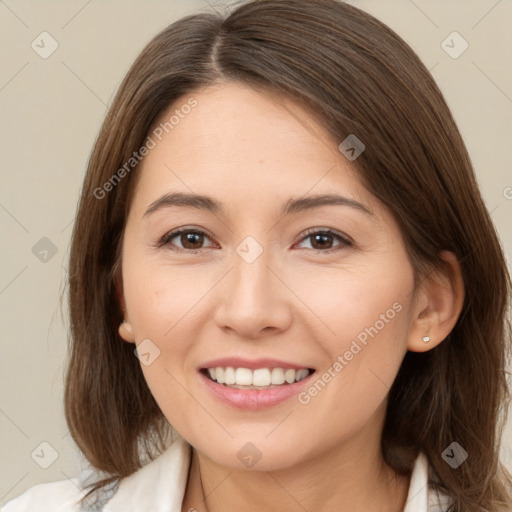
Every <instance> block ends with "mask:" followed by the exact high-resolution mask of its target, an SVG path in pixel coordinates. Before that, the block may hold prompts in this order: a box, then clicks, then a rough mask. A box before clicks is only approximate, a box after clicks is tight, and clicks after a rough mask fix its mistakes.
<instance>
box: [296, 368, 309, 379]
mask: <svg viewBox="0 0 512 512" xmlns="http://www.w3.org/2000/svg"><path fill="white" fill-rule="evenodd" d="M308 375H309V371H308V370H306V369H305V368H303V369H301V370H299V371H298V372H297V373H296V374H295V380H296V381H297V382H298V381H299V380H302V379H305V378H306V377H307V376H308Z"/></svg>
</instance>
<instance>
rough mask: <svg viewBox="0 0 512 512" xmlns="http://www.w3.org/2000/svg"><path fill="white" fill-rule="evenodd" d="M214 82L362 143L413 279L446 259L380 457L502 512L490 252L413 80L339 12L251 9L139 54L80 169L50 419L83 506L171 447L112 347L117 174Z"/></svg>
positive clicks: (485, 223)
mask: <svg viewBox="0 0 512 512" xmlns="http://www.w3.org/2000/svg"><path fill="white" fill-rule="evenodd" d="M226 80H229V81H235V82H239V83H243V84H248V85H250V86H253V87H263V88H267V89H268V90H272V91H275V92H279V93H281V94H283V95H286V96H287V97H290V98H293V99H295V100H296V101H297V102H300V103H301V104H303V105H304V106H306V107H307V108H308V109H309V111H310V112H311V114H312V115H315V116H317V118H318V119H320V120H321V122H322V123H323V125H324V126H326V127H327V128H328V130H329V132H330V133H331V134H332V136H333V138H334V139H335V140H339V141H340V142H341V141H343V140H344V139H345V138H346V137H347V136H348V135H349V134H356V136H357V137H358V138H359V139H360V140H362V141H363V142H364V144H365V146H366V149H365V151H364V153H362V154H361V155H360V156H359V158H358V159H357V161H354V162H353V163H354V166H355V168H356V169H357V172H358V175H359V177H360V179H361V180H362V182H363V184H364V185H365V186H366V188H367V189H368V190H369V191H370V192H371V193H372V194H374V195H375V197H377V198H378V199H379V200H380V201H382V202H383V203H384V204H385V205H386V206H387V207H388V208H389V210H390V211H391V212H392V214H393V216H394V218H395V219H396V221H397V222H398V224H399V226H400V229H401V232H402V235H403V238H404V240H405V244H406V248H407V251H408V254H409V257H410V259H411V262H412V263H413V267H414V269H415V272H416V274H417V275H418V276H423V277H424V278H428V271H429V269H441V270H442V268H443V265H442V260H441V259H440V257H439V253H440V251H442V250H449V251H452V252H453V253H455V255H456V256H457V258H458V261H459V262H460V265H461V270H462V275H463V280H464V285H465V290H466V296H465V302H464V305H463V310H462V312H461V315H460V317H459V319H458V321H457V323H456V325H455V327H454V328H453V330H452V332H451V333H450V334H449V336H448V337H447V338H446V339H445V340H444V341H443V342H442V343H441V344H440V345H439V346H437V347H436V348H434V349H432V350H430V351H427V352H423V353H412V352H408V353H407V354H406V356H405V358H404V360H403V363H402V365H401V367H400V369H399V372H398V375H397V377H396V380H395V382H394V384H393V386H392V388H391V390H390V393H389V400H388V407H387V412H386V420H385V425H384V429H383V433H382V443H381V448H382V453H383V457H384V458H385V460H386V462H387V463H388V464H389V465H390V466H391V467H392V468H393V469H394V470H395V471H396V472H397V473H398V474H402V475H408V474H410V472H411V470H412V467H413V463H414V460H415V457H416V456H417V455H418V453H420V452H423V453H425V454H426V456H427V458H428V461H429V465H430V479H431V485H433V486H436V487H437V488H438V489H440V490H442V491H443V492H445V493H447V494H448V495H449V496H451V497H452V499H453V503H452V505H451V507H450V510H451V511H453V512H463V511H464V512H465V511H470V512H482V511H491V510H492V511H499V510H500V511H501V510H509V507H510V496H509V494H508V488H509V486H510V484H511V479H510V475H509V474H508V473H507V471H506V470H505V468H504V467H503V466H502V465H501V464H500V462H499V457H498V454H499V445H500V439H501V432H502V428H503V423H504V421H505V418H506V406H507V405H508V402H509V399H510V397H509V390H508V388H507V383H506V371H505V368H506V364H507V356H508V353H509V352H508V351H509V349H510V343H509V342H510V324H509V323H508V320H507V318H508V313H507V311H508V308H509V302H508V298H509V297H510V286H511V283H510V276H509V273H508V270H507V266H506V263H505V260H504V256H503V251H502V249H501V247H500V243H499V240H498V237H497V235H496V231H495V229H494V227H493V224H492V222H491V220H490V216H489V213H488V211H487V210H486V208H485V205H484V203H483V200H482V198H481V195H480V192H479V190H478V187H477V183H476V179H475V176H474V171H473V169H472V164H471V161H470V158H469V156H468V153H467V150H466V147H465V145H464V142H463V140H462V138H461V135H460V133H459V131H458V129H457V127H456V124H455V122H454V119H453V117H452V115H451V113H450V110H449V108H448V106H447V104H446V102H445V100H444V98H443V96H442V94H441V92H440V90H439V88H438V87H437V85H436V84H435V82H434V80H433V78H432V77H431V75H430V74H429V72H428V70H427V69H426V68H425V66H424V65H423V64H422V62H421V61H420V59H419V58H418V57H417V55H416V54H415V53H414V52H413V51H412V49H411V48H410V47H409V46H408V45H407V44H406V43H405V42H404V41H403V40H402V39H401V38H400V37H399V36H398V35H397V34H395V33H394V32H393V31H392V30H391V29H390V28H388V27H387V26H385V25H384V24H383V23H381V22H380V21H378V20H377V19H375V18H374V17H372V16H370V15H369V14H367V13H365V12H363V11H361V10H360V9H357V8H355V7H353V6H351V5H348V4H345V3H341V2H338V1H336V0H310V1H307V2H305V1H300V0H254V1H249V2H246V3H243V4H241V5H239V6H238V7H237V8H236V9H234V10H233V11H232V12H231V13H230V14H229V15H228V14H226V15H220V14H209V13H201V14H197V15H193V16H188V17H186V18H183V19H181V20H179V21H177V22H175V23H173V24H172V25H170V26H168V27H167V28H166V29H164V30H163V31H162V32H160V33H159V34H158V35H157V36H156V37H155V38H154V39H153V40H152V41H151V42H150V43H149V44H148V45H147V46H146V48H145V49H144V50H143V51H142V52H141V54H140V55H139V56H138V57H137V59H136V60H135V62H134V63H133V65H132V66H131V68H130V70H129V72H128V73H127V75H126V77H125V79H124V81H123V82H122V84H121V86H120V87H119V90H118V92H117V95H116V96H115V98H114V100H113V103H112V105H111V107H110V109H109V112H108V114H107V116H106V118H105V121H104V123H103V126H102V128H101V130H100V133H99V135H98V138H97V140H96V142H95V145H94V148H93V150H92V153H91V156H90V159H89V164H88V169H87V173H86V176H85V180H84V183H83V188H82V192H81V198H80V202H79V206H78V211H77V216H76V222H75V225H74V230H73V235H72V244H71V252H70V264H69V306H70V307H69V310H70V326H71V335H70V358H69V364H68V369H67V375H66V388H65V413H66V419H67V422H68V425H69V429H70V432H71V434H72V437H73V439H74V440H75V442H76V443H77V445H78V447H79V448H80V449H81V451H82V452H83V453H84V455H85V457H86V458H87V459H88V460H89V461H90V463H91V464H92V465H93V466H94V467H96V468H98V469H99V470H101V471H104V472H106V473H107V474H109V475H111V477H109V478H108V479H105V480H103V481H101V482H99V483H98V484H97V485H96V486H95V487H94V489H93V490H96V489H98V488H99V487H100V486H101V485H102V484H105V483H106V482H108V481H113V479H120V478H123V477H126V476H128V475H130V474H132V473H133V472H135V471H136V470H137V469H139V468H140V467H141V466H142V465H143V464H144V463H145V461H146V460H151V459H152V458H154V456H155V455H156V454H158V453H161V451H162V450H163V449H164V448H165V443H166V441H165V440H166V436H167V435H168V433H169V429H168V427H169V425H168V424H167V422H166V420H165V417H164V416H163V413H162V412H161V410H160V409H159V407H158V405H157V403H156V401H155V400H154V398H153V396H152V395H151V392H150V390H149V388H148V386H147V384H146V382H145V380H144V377H143V374H142V371H141V368H140V363H139V361H138V360H137V358H136V357H135V356H134V354H133V346H132V345H131V344H127V343H124V342H123V341H122V340H121V338H120V336H119V334H118V331H117V328H118V325H119V323H120V322H121V321H122V313H121V309H120V304H119V298H118V297H117V295H116V276H117V275H118V271H119V260H120V247H121V241H122V236H123V230H124V226H125V222H126V218H127V212H128V210H129V207H130V204H131V198H132V194H133V190H134V183H135V180H136V176H137V171H138V166H137V165H133V168H131V167H129V168H127V167H126V162H128V161H130V158H131V157H132V155H133V153H134V152H137V151H138V150H139V148H141V146H142V145H143V144H144V141H145V140H146V138H147V136H148V133H149V130H150V129H151V127H152V124H153V123H154V122H155V120H156V119H157V118H158V116H159V115H160V114H161V113H162V112H164V111H165V109H166V108H168V107H169V106H170V105H171V104H173V103H175V102H176V101H178V100H180V99H182V100H183V102H184V103H185V102H186V100H187V98H189V97H191V96H192V95H193V93H194V91H198V90H201V89H202V88H205V87H208V86H209V85H211V84H214V83H216V82H218V81H226ZM123 166H124V169H125V172H124V173H121V172H118V170H119V169H121V168H123ZM116 173H117V174H116ZM114 175H116V176H117V178H119V177H120V176H121V175H122V179H116V180H114V179H113V177H114ZM107 182H108V183H110V185H109V186H107V185H106V183H107ZM454 441H456V442H457V443H459V444H460V445H461V446H462V447H463V448H464V449H465V450H466V451H467V452H468V453H469V457H468V458H467V460H466V461H465V462H464V463H463V464H462V465H460V466H459V467H458V468H457V469H456V470H454V469H452V468H451V467H450V466H449V465H448V464H447V463H446V462H445V461H444V460H443V458H442V452H443V451H444V450H445V449H446V448H447V447H448V446H449V445H450V444H451V443H452V442H454ZM507 504H508V505H507ZM502 507H503V508H502Z"/></svg>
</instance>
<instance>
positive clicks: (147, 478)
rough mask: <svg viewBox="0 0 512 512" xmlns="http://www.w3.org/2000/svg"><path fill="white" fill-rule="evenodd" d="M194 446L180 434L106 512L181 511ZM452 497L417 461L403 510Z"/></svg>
mask: <svg viewBox="0 0 512 512" xmlns="http://www.w3.org/2000/svg"><path fill="white" fill-rule="evenodd" d="M190 458H191V447H190V445H189V444H188V443H187V442H186V441H185V440H184V439H183V438H181V437H179V438H178V439H177V440H176V441H175V442H174V443H173V444H172V445H171V446H170V447H169V448H168V449H167V450H166V451H165V452H164V453H162V454H161V455H160V456H159V457H157V458H156V459H155V460H153V461H152V462H150V463H149V464H147V465H146V466H144V467H142V468H141V469H139V470H138V471H137V472H136V473H134V474H132V475H130V476H129V477H126V478H125V479H123V480H122V481H121V483H120V485H119V488H118V490H117V492H116V493H115V494H114V496H113V498H112V499H111V500H110V501H109V502H108V503H107V504H106V505H105V508H104V512H139V511H141V510H151V511H152V512H181V506H182V502H183V497H184V495H185V488H186V485H187V478H188V471H189V466H190ZM448 504H449V498H448V497H447V496H445V495H440V496H439V495H438V494H437V493H435V492H434V490H433V489H431V488H429V486H428V461H427V458H426V456H425V455H424V454H423V453H420V455H419V456H418V458H417V459H416V461H415V464H414V468H413V472H412V475H411V482H410V485H409V492H408V495H407V502H406V505H405V508H404V510H403V512H444V511H445V510H446V508H447V506H448Z"/></svg>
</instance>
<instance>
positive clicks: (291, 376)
mask: <svg viewBox="0 0 512 512" xmlns="http://www.w3.org/2000/svg"><path fill="white" fill-rule="evenodd" d="M284 380H285V381H286V382H288V384H293V383H294V382H295V370H286V371H285V372H284Z"/></svg>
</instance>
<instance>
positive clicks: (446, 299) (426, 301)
mask: <svg viewBox="0 0 512 512" xmlns="http://www.w3.org/2000/svg"><path fill="white" fill-rule="evenodd" d="M439 256H440V257H441V259H442V260H443V261H444V263H445V265H444V267H445V268H444V269H442V270H434V271H433V272H432V273H431V274H429V275H428V276H427V277H426V278H425V281H424V282H423V283H422V284H421V287H420V289H419V290H418V294H417V298H416V301H415V305H414V311H413V319H412V322H413V323H412V325H411V329H410V332H409V340H408V343H407V348H408V350H410V351H412V352H426V351H427V350H431V349H432V348H434V347H437V345H439V344H440V343H441V342H442V341H443V340H444V339H445V338H446V337H447V336H448V335H449V334H450V332H451V331H452V329H453V328H454V327H455V324H456V323H457V320H458V318H459V315H460V313H461V311H462V306H463V304H464V296H465V290H464V280H463V278H462V272H461V269H460V264H459V262H458V261H457V257H456V256H455V254H453V253H452V252H450V251H442V252H441V253H440V254H439Z"/></svg>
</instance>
